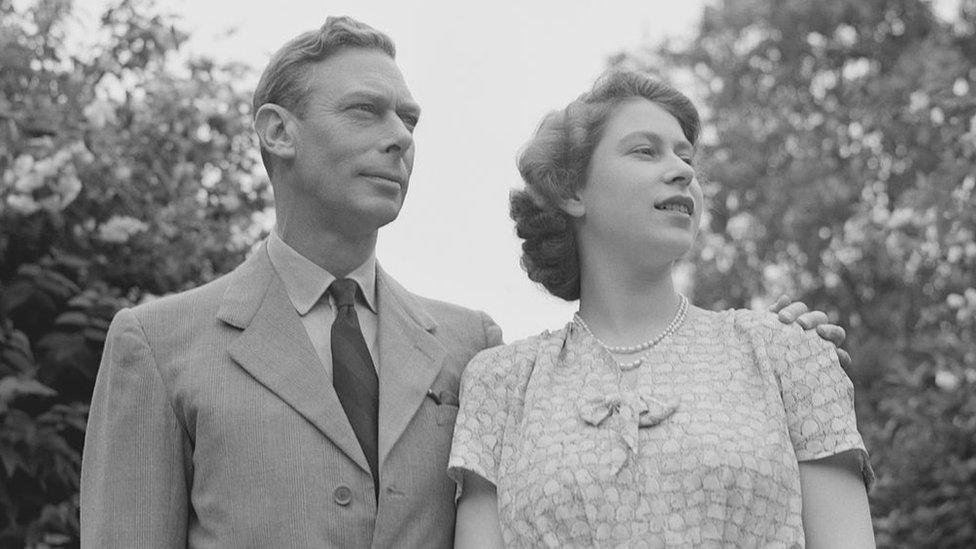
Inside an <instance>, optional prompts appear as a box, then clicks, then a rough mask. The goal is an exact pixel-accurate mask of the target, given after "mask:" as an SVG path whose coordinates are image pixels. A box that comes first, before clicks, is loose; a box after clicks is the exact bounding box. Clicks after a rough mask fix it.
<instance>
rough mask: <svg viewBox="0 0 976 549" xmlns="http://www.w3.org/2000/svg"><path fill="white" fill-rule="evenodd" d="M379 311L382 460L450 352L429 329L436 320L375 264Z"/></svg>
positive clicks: (408, 420) (380, 445) (380, 455)
mask: <svg viewBox="0 0 976 549" xmlns="http://www.w3.org/2000/svg"><path fill="white" fill-rule="evenodd" d="M376 281H377V309H378V316H379V360H380V368H379V371H380V376H379V377H380V416H379V420H380V424H379V463H380V470H381V471H382V470H383V462H384V461H385V459H386V456H388V455H389V453H390V451H391V450H392V448H393V446H394V445H395V444H396V441H397V440H399V438H400V436H401V435H402V434H403V432H404V430H406V428H407V425H408V424H409V423H410V420H411V419H413V416H414V415H415V414H416V413H417V409H418V408H420V405H421V404H422V403H423V401H424V399H425V398H427V389H428V388H430V386H431V384H432V383H433V382H434V379H435V378H436V377H437V374H438V373H439V372H440V370H441V366H442V364H443V362H444V359H445V357H446V356H447V351H446V350H445V349H444V347H443V346H442V345H441V344H440V342H439V341H437V339H436V338H435V337H434V336H433V335H432V334H431V333H430V332H431V331H432V330H433V329H434V327H435V326H436V324H435V323H434V321H433V319H431V318H430V317H429V316H428V315H427V314H426V313H425V312H424V311H423V309H422V307H421V306H420V305H419V304H418V303H417V302H416V300H415V299H414V298H413V297H412V296H411V295H410V294H408V293H407V292H406V290H404V289H403V288H401V287H400V286H399V285H398V284H397V283H396V282H395V281H394V280H393V279H391V278H390V277H389V276H388V275H387V274H386V273H385V272H384V271H383V270H382V269H380V268H379V267H377V273H376Z"/></svg>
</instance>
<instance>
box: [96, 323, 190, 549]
mask: <svg viewBox="0 0 976 549" xmlns="http://www.w3.org/2000/svg"><path fill="white" fill-rule="evenodd" d="M190 458H191V443H190V439H189V437H188V436H187V432H186V429H185V428H184V426H183V425H182V424H181V423H180V421H179V420H178V418H177V415H176V414H175V412H174V409H173V406H172V404H171V401H170V398H169V396H168V394H167V391H166V388H165V385H164V383H163V378H162V377H161V375H160V371H159V369H158V367H157V364H156V362H155V360H154V358H153V352H152V349H151V348H150V346H149V343H148V341H147V338H146V334H145V332H144V331H143V328H142V326H141V325H140V324H139V321H138V320H137V318H136V316H135V315H134V314H133V312H132V311H131V310H128V309H124V310H122V311H120V312H119V313H118V314H117V315H116V317H115V319H114V320H113V321H112V325H111V327H110V328H109V332H108V336H107V338H106V343H105V351H104V354H103V355H102V362H101V366H100V367H99V371H98V377H97V379H96V381H95V392H94V394H93V396H92V406H91V411H90V413H89V418H88V427H87V430H86V434H85V448H84V453H83V455H82V465H81V544H82V547H99V548H101V547H186V543H187V516H188V508H189V502H188V498H189V485H190V481H191V477H192V470H191V461H190Z"/></svg>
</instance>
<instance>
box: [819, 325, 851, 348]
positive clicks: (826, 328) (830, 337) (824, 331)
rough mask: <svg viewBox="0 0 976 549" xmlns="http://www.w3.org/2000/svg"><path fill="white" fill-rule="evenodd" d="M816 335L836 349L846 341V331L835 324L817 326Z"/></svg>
mask: <svg viewBox="0 0 976 549" xmlns="http://www.w3.org/2000/svg"><path fill="white" fill-rule="evenodd" d="M817 333H818V334H819V335H820V337H822V338H824V339H826V340H827V341H829V342H831V343H833V344H834V346H836V347H840V346H841V345H842V344H843V343H844V340H845V339H847V331H846V330H844V329H843V328H841V327H840V326H838V325H836V324H821V325H819V326H817Z"/></svg>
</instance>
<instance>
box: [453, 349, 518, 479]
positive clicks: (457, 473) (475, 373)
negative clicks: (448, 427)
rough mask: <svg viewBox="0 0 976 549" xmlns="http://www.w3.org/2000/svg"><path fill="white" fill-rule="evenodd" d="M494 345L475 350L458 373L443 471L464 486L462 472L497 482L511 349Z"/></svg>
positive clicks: (508, 384)
mask: <svg viewBox="0 0 976 549" xmlns="http://www.w3.org/2000/svg"><path fill="white" fill-rule="evenodd" d="M506 350H507V349H506V347H496V348H493V349H489V350H486V351H482V352H481V353H479V354H477V355H476V356H475V357H474V358H473V359H472V360H471V362H470V363H469V364H468V366H467V368H465V370H464V373H463V374H462V376H461V392H460V395H459V396H460V401H461V407H460V410H459V411H458V416H457V421H456V423H455V424H454V439H453V442H452V444H451V456H450V459H449V460H448V470H447V474H448V476H450V477H451V478H452V479H453V480H454V481H455V482H456V483H457V485H458V491H457V495H458V497H460V495H461V492H462V490H463V489H464V486H463V480H464V478H463V477H464V472H465V471H467V472H471V473H475V474H477V475H479V476H481V477H483V478H484V479H485V480H487V481H489V482H491V483H492V484H497V480H498V478H497V476H498V466H499V462H500V461H501V453H502V445H503V443H504V430H505V425H506V422H507V420H508V414H509V410H508V402H509V399H508V393H509V390H508V387H509V386H510V385H511V376H506V375H505V371H508V370H511V367H512V366H513V365H512V358H511V353H508V352H506Z"/></svg>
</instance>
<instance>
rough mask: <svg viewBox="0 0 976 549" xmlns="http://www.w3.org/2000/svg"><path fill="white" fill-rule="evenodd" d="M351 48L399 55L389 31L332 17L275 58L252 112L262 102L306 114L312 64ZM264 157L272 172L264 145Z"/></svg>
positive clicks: (256, 110)
mask: <svg viewBox="0 0 976 549" xmlns="http://www.w3.org/2000/svg"><path fill="white" fill-rule="evenodd" d="M348 48H361V49H376V50H379V51H382V52H385V53H386V54H387V55H389V56H390V57H391V58H394V59H395V58H396V46H394V45H393V40H391V39H390V37H389V36H387V35H386V34H384V33H382V32H380V31H378V30H376V29H374V28H373V27H371V26H369V25H367V24H365V23H362V22H360V21H357V20H355V19H353V18H352V17H345V16H342V17H329V18H327V19H326V20H325V24H324V25H322V27H321V28H319V29H317V30H312V31H308V32H305V33H302V34H300V35H298V36H297V37H295V38H293V39H292V40H290V41H289V42H288V43H287V44H285V45H284V46H283V47H282V48H281V49H280V50H278V51H277V53H275V54H274V55H273V56H272V57H271V61H270V62H269V63H268V66H267V67H265V69H264V72H263V73H262V74H261V79H260V80H258V85H257V88H255V90H254V99H253V100H252V112H253V113H254V114H255V115H256V114H257V112H258V109H259V108H260V107H261V105H264V104H265V103H274V104H275V105H279V106H281V107H284V108H286V109H288V110H289V111H290V112H292V113H293V114H295V115H296V116H302V115H303V114H304V110H305V107H306V105H307V102H308V95H309V92H310V91H311V85H310V83H309V79H308V72H309V71H308V67H309V65H312V64H314V63H318V62H319V61H323V60H325V59H327V58H329V57H331V56H332V55H335V54H337V53H339V52H340V51H342V50H345V49H348ZM261 159H262V160H263V161H264V167H265V168H266V169H267V170H268V173H269V174H270V173H271V167H270V165H269V160H270V159H269V158H268V156H267V154H266V153H265V152H264V149H263V148H262V149H261Z"/></svg>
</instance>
